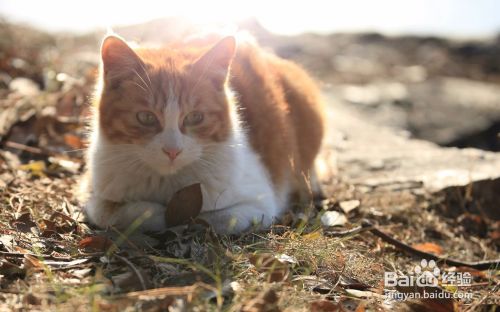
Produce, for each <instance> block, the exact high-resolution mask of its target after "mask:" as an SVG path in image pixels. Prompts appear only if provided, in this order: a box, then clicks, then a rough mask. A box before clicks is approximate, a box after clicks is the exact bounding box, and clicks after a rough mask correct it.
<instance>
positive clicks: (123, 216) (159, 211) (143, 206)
mask: <svg viewBox="0 0 500 312" xmlns="http://www.w3.org/2000/svg"><path fill="white" fill-rule="evenodd" d="M165 209H166V207H165V206H163V205H161V204H158V203H154V202H149V201H133V202H124V203H118V202H113V201H109V200H106V199H102V198H99V197H92V198H91V199H90V200H89V201H88V202H87V204H86V206H85V213H86V215H87V217H88V218H89V219H90V221H91V223H92V224H95V225H97V226H99V227H100V228H103V229H105V228H109V227H115V228H117V229H119V230H126V229H129V228H131V227H138V228H139V229H140V230H141V231H162V230H164V229H165V228H166V222H165Z"/></svg>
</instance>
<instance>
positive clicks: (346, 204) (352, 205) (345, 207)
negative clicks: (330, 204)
mask: <svg viewBox="0 0 500 312" xmlns="http://www.w3.org/2000/svg"><path fill="white" fill-rule="evenodd" d="M360 204H361V202H360V201H359V200H357V199H353V200H346V201H343V202H341V203H340V204H339V205H340V208H341V209H342V211H343V212H344V213H346V214H347V213H349V212H351V211H353V210H354V209H356V208H358V207H359V205H360Z"/></svg>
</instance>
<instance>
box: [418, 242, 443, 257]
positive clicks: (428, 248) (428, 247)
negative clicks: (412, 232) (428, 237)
mask: <svg viewBox="0 0 500 312" xmlns="http://www.w3.org/2000/svg"><path fill="white" fill-rule="evenodd" d="M412 247H413V248H415V249H417V250H420V251H423V252H429V253H432V254H435V255H441V254H442V253H443V248H441V246H439V245H436V244H434V243H421V244H414V245H412Z"/></svg>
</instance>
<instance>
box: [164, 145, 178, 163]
mask: <svg viewBox="0 0 500 312" xmlns="http://www.w3.org/2000/svg"><path fill="white" fill-rule="evenodd" d="M162 151H163V152H164V153H165V155H167V156H168V158H170V160H172V161H173V160H174V159H176V158H177V156H179V154H180V153H181V152H182V150H181V149H176V148H165V147H164V148H162Z"/></svg>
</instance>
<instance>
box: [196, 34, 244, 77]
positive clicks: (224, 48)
mask: <svg viewBox="0 0 500 312" xmlns="http://www.w3.org/2000/svg"><path fill="white" fill-rule="evenodd" d="M235 50H236V40H235V39H234V37H232V36H230V37H225V38H224V39H222V40H220V41H219V42H218V43H217V44H216V45H215V46H214V47H212V48H211V49H210V50H209V51H208V52H206V53H205V54H203V55H202V56H201V57H200V58H199V59H198V60H197V61H196V62H195V63H194V65H193V69H194V70H195V72H196V73H197V74H199V75H203V76H207V77H209V78H211V79H212V80H213V82H214V83H216V84H219V85H220V86H222V85H223V84H224V82H225V81H226V77H227V73H228V70H229V65H230V64H231V60H232V59H233V56H234V53H235Z"/></svg>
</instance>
